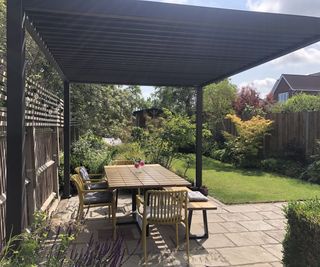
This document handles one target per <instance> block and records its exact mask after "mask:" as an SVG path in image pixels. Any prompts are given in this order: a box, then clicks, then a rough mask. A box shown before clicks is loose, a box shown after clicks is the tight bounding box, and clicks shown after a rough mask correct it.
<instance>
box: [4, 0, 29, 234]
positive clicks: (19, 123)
mask: <svg viewBox="0 0 320 267" xmlns="http://www.w3.org/2000/svg"><path fill="white" fill-rule="evenodd" d="M24 89H25V15H24V12H23V6H22V0H10V1H7V201H6V238H7V239H9V238H10V236H14V235H17V234H20V233H21V231H22V229H23V228H24V225H25V221H24V212H23V211H24V206H25V201H26V199H25V123H24V119H25V90H24Z"/></svg>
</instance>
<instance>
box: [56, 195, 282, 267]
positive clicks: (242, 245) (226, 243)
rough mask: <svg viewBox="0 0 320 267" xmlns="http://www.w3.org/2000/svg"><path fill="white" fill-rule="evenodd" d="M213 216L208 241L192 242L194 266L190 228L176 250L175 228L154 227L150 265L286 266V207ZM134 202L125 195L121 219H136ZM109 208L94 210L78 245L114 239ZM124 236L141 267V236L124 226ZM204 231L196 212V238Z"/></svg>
mask: <svg viewBox="0 0 320 267" xmlns="http://www.w3.org/2000/svg"><path fill="white" fill-rule="evenodd" d="M213 201H214V202H215V203H216V205H217V206H218V209H217V210H215V211H208V223H209V233H210V236H209V238H208V239H203V240H190V261H189V265H188V264H187V261H186V254H185V250H184V245H185V244H184V228H183V226H181V227H180V239H179V240H180V246H179V249H178V250H176V245H175V232H174V228H173V227H171V226H157V227H151V228H150V236H149V237H148V254H149V261H148V265H149V266H195V267H200V266H256V267H271V266H282V264H281V258H282V252H281V251H282V245H281V242H282V240H283V238H284V234H285V225H286V221H285V218H284V215H283V212H282V208H283V205H284V204H285V203H267V204H246V205H224V204H222V203H221V202H219V201H217V200H215V199H213ZM77 205H78V198H77V197H72V198H70V199H68V200H62V201H61V202H60V204H59V207H58V209H57V212H56V213H55V214H54V215H53V220H58V221H68V220H70V219H72V216H73V215H74V211H76V210H77ZM130 208H131V198H130V196H129V195H126V194H120V196H119V203H118V212H117V216H119V217H120V216H125V215H128V214H130ZM106 213H107V210H106V209H105V208H96V209H90V211H89V213H88V215H87V217H86V221H85V230H84V232H83V233H81V234H80V235H79V237H78V238H77V240H76V242H77V244H79V246H81V245H82V246H83V244H84V243H85V242H87V241H88V240H89V239H90V238H91V236H93V237H94V239H95V240H106V239H108V238H110V237H111V233H112V231H111V227H110V222H109V221H108V219H107V220H106V219H105V216H106ZM117 231H118V234H119V235H121V236H123V238H124V240H125V241H124V246H125V250H126V253H125V257H124V259H125V260H126V262H125V263H124V265H123V266H129V267H131V266H139V265H140V263H141V262H140V260H141V257H142V250H141V243H140V232H139V229H138V227H136V226H134V225H119V226H118V227H117ZM202 231H203V225H202V215H201V213H200V212H194V215H193V221H192V226H191V233H193V234H201V233H202Z"/></svg>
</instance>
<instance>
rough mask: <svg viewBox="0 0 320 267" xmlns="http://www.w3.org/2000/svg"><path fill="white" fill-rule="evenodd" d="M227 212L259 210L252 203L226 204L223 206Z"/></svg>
mask: <svg viewBox="0 0 320 267" xmlns="http://www.w3.org/2000/svg"><path fill="white" fill-rule="evenodd" d="M223 208H224V209H225V210H227V211H228V212H253V211H259V209H257V208H256V207H255V206H254V205H250V204H249V205H248V204H246V205H228V206H227V205H226V206H224V207H223Z"/></svg>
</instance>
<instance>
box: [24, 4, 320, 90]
mask: <svg viewBox="0 0 320 267" xmlns="http://www.w3.org/2000/svg"><path fill="white" fill-rule="evenodd" d="M24 3H25V4H24V9H25V11H26V15H27V17H28V21H29V22H30V24H29V27H28V29H29V31H30V32H31V33H32V35H33V37H34V38H35V39H36V40H37V41H38V44H40V46H41V47H42V48H43V50H45V51H46V53H47V55H50V57H51V58H52V61H55V62H56V66H57V68H59V69H60V72H61V73H63V75H64V76H65V78H66V79H67V80H69V81H70V82H94V83H109V84H140V85H171V86H174V85H176V86H201V85H205V84H208V83H211V82H214V81H218V80H221V79H223V78H226V77H228V76H231V75H234V74H236V73H239V72H241V71H244V70H247V69H249V68H252V67H254V66H257V65H259V64H262V63H264V62H267V61H269V60H271V59H274V58H277V57H279V56H282V55H285V54H287V53H289V52H292V51H294V50H296V49H298V48H301V47H304V46H306V45H309V44H312V43H314V42H316V41H318V40H319V39H320V19H319V18H313V17H303V16H292V15H279V14H267V13H256V12H248V11H236V10H226V9H217V8H208V7H197V6H184V5H175V4H166V3H157V2H147V1H139V0H108V1H106V0H90V1H88V0H87V1H84V0H54V1H52V0H25V1H24Z"/></svg>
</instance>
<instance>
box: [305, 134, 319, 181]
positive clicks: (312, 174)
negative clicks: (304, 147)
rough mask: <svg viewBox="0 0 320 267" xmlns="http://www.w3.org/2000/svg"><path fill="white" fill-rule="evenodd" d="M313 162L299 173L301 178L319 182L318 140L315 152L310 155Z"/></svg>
mask: <svg viewBox="0 0 320 267" xmlns="http://www.w3.org/2000/svg"><path fill="white" fill-rule="evenodd" d="M311 159H312V160H313V162H312V163H311V164H310V165H309V166H308V167H307V169H306V171H305V172H303V173H302V174H301V179H303V180H306V181H309V182H312V183H318V184H320V141H319V140H318V141H317V142H316V153H315V155H313V156H311Z"/></svg>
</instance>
